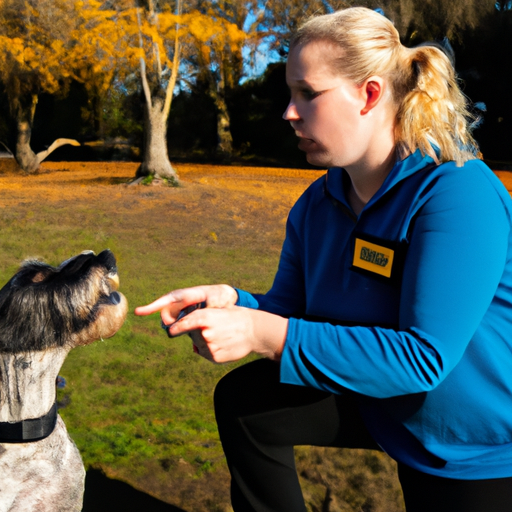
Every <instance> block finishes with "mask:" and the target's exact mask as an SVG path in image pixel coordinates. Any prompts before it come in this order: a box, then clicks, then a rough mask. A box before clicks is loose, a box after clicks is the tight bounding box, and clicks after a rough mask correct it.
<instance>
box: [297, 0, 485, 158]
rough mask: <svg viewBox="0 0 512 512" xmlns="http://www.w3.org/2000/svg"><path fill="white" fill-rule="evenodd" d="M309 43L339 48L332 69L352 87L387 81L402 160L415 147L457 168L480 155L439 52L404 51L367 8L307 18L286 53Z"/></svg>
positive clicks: (391, 29) (451, 72) (387, 24)
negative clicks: (369, 81) (380, 79)
mask: <svg viewBox="0 0 512 512" xmlns="http://www.w3.org/2000/svg"><path fill="white" fill-rule="evenodd" d="M311 41H326V42H330V43H332V44H334V45H335V46H337V47H338V48H340V50H341V51H340V52H339V54H336V55H335V56H334V57H333V66H334V69H335V70H336V71H337V72H338V73H340V74H341V75H343V76H344V77H346V78H348V79H350V80H353V81H354V83H356V84H362V83H364V81H365V80H366V79H368V78H370V77H371V76H372V75H378V76H381V77H383V78H386V79H387V80H388V83H389V85H390V89H391V93H392V98H393V102H394V105H395V108H396V125H395V141H396V144H397V150H398V154H399V156H400V157H401V158H404V157H405V156H407V155H409V154H410V153H413V152H414V151H416V150H417V149H419V150H420V151H421V152H422V154H423V155H425V154H428V155H430V156H431V157H432V158H433V159H434V160H435V161H436V162H440V161H441V162H446V161H449V160H454V161H455V162H456V163H457V165H462V164H463V163H464V162H465V161H467V160H470V159H473V158H475V157H477V156H480V154H479V151H478V145H477V143H476V141H475V140H474V139H473V137H472V135H471V133H470V122H471V120H472V116H471V114H470V112H469V110H468V100H467V98H466V97H465V96H464V94H463V93H462V91H461V90H460V88H459V86H458V83H457V77H456V75H455V70H454V69H453V66H452V64H451V62H450V60H449V59H448V57H447V56H446V55H445V53H444V52H443V51H442V50H440V49H439V48H437V47H435V46H426V45H425V46H420V47H417V48H411V49H409V48H406V47H405V46H403V45H402V43H401V42H400V36H399V34H398V31H397V30H396V29H395V27H394V26H393V24H392V23H391V21H389V20H388V19H387V18H386V17H384V16H382V15H381V14H379V13H377V12H375V11H372V10H370V9H367V8H365V7H351V8H348V9H343V10H341V11H337V12H335V13H332V14H326V15H323V16H318V17H315V18H312V19H310V20H309V21H307V22H306V23H304V24H303V25H302V26H301V27H300V28H299V29H298V30H297V32H296V33H295V35H294V37H293V38H292V40H291V42H290V49H292V48H294V47H295V46H299V45H305V44H307V43H309V42H311ZM433 145H434V146H436V147H437V148H438V150H439V155H437V154H436V152H435V150H434V148H433Z"/></svg>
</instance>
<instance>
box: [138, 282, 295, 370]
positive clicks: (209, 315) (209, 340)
mask: <svg viewBox="0 0 512 512" xmlns="http://www.w3.org/2000/svg"><path fill="white" fill-rule="evenodd" d="M237 300H238V294H237V293H236V291H235V289H234V288H232V287H231V286H228V285H222V284H221V285H210V286H195V287H193V288H184V289H182V290H174V291H172V292H170V293H168V294H167V295H164V296H163V297H160V298H159V299H157V300H155V301H154V302H152V303H151V304H148V305H147V306H140V307H138V308H136V309H135V314H136V315H150V314H151V313H156V312H158V311H159V312H160V316H161V318H162V321H163V323H164V324H166V325H169V326H170V327H169V328H168V329H169V331H168V332H169V334H170V335H171V336H179V335H181V334H185V333H189V334H190V337H191V338H192V341H193V343H194V347H195V351H196V352H197V353H199V354H200V355H201V356H203V357H204V358H206V359H208V360H209V361H212V362H215V363H227V362H230V361H237V360H239V359H242V358H243V357H245V356H247V355H249V354H250V353H252V352H254V353H256V354H260V355H261V356H263V357H267V358H269V359H273V360H275V361H278V360H279V359H280V358H281V353H282V351H283V347H284V342H285V339H286V333H287V330H288V320H287V319H286V318H283V317H280V316H277V315H273V314H271V313H267V312H265V311H258V310H254V309H248V308H242V307H237V306H235V303H236V301H237ZM199 302H206V308H204V309H196V310H195V311H192V312H191V313H189V314H188V315H186V316H184V317H183V318H181V319H180V320H179V321H176V319H177V318H178V315H179V313H180V311H181V310H182V309H184V308H186V307H187V306H191V305H192V304H197V303H199Z"/></svg>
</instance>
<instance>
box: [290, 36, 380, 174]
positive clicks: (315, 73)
mask: <svg viewBox="0 0 512 512" xmlns="http://www.w3.org/2000/svg"><path fill="white" fill-rule="evenodd" d="M334 52H336V49H335V47H334V46H333V45H332V44H330V43H327V42H324V41H314V42H310V43H307V44H306V45H304V46H296V47H294V48H293V49H292V50H291V51H290V54H289V56H288V62H287V65H286V82H287V84H288V87H289V88H290V93H291V99H290V103H289V104H288V108H287V109H286V111H285V113H284V115H283V118H284V119H286V120H287V121H289V122H290V124H291V126H292V128H293V129H294V130H295V134H296V135H297V137H299V139H300V142H299V149H301V150H302V151H304V152H305V153H306V158H307V160H308V162H309V163H311V164H313V165H317V166H320V167H347V166H350V165H354V164H356V165H357V164H358V163H360V162H361V159H362V158H364V155H365V153H366V150H367V149H368V140H369V138H370V137H368V135H369V134H368V133H365V132H366V131H367V128H368V119H367V118H368V113H366V115H363V114H362V111H363V109H364V108H365V105H366V97H365V94H364V91H363V87H358V86H357V85H356V84H354V83H353V82H352V81H350V80H348V79H347V78H344V77H342V76H340V75H336V74H335V71H334V70H333V68H332V66H331V65H330V61H329V57H331V58H332V57H333V54H334Z"/></svg>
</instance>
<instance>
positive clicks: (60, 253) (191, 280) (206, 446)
mask: <svg viewBox="0 0 512 512" xmlns="http://www.w3.org/2000/svg"><path fill="white" fill-rule="evenodd" d="M136 167H137V164H129V163H103V164H93V163H91V164H85V163H69V162H67V163H65V164H63V163H47V164H44V166H43V172H42V173H41V174H39V175H36V176H29V177H19V176H17V175H14V174H12V173H9V172H8V171H6V170H3V169H2V164H1V162H0V233H1V237H0V285H3V283H5V282H6V281H7V280H8V279H9V278H10V277H11V276H12V275H13V273H14V272H15V271H16V269H17V267H18V265H19V263H20V261H21V260H23V259H25V258H27V257H40V258H43V259H45V260H46V261H48V262H49V263H52V264H58V263H60V262H61V261H62V260H64V259H66V258H68V257H70V256H72V255H74V254H76V253H78V252H81V251H83V250H85V249H92V250H94V251H95V252H99V251H101V250H103V249H105V248H110V249H111V250H112V251H113V252H114V254H115V255H116V257H117V260H118V266H119V273H120V279H121V287H120V289H121V291H123V293H124V294H125V295H126V296H127V298H128V300H129V302H130V313H129V314H128V317H127V320H126V322H125V324H124V325H123V327H122V328H121V330H120V331H119V332H118V333H117V334H116V335H115V336H114V337H113V338H112V339H109V340H105V341H98V342H96V343H94V344H92V345H89V346H87V347H81V348H77V349H74V350H73V351H72V352H71V353H70V355H69V356H68V358H67V360H66V361H65V363H64V366H63V368H62V370H61V375H63V376H64V377H65V378H66V380H67V387H66V388H64V389H62V390H59V392H58V398H59V400H60V401H62V402H63V403H66V404H67V405H66V406H65V407H64V408H63V409H61V411H60V412H61V415H62V417H63V418H64V421H65V422H66V425H67V427H68V430H69V432H70V435H71V436H72V437H73V439H74V440H75V442H76V444H77V445H78V447H79V449H80V452H81V454H82V457H83V459H84V462H85V464H86V466H87V467H95V468H102V469H103V470H104V471H106V473H107V474H108V475H109V476H112V477H118V478H121V479H123V480H125V481H128V482H129V483H131V484H132V485H134V486H136V487H138V488H139V489H143V490H145V491H146V492H148V493H150V494H152V495H154V496H157V497H158V498H160V499H162V500H164V501H167V502H168V503H172V504H174V505H176V506H179V507H181V508H183V509H184V510H187V511H188V512H211V511H213V510H219V511H221V510H222V511H228V510H230V506H229V491H228V484H229V475H228V471H227V468H226V464H225V460H224V456H223V453H222V449H221V446H220V441H219V439H218V435H217V429H216V425H215V418H214V413H213V408H212V394H213V389H214V387H215V384H216V382H217V381H218V380H219V378H221V376H222V375H224V374H225V373H226V372H228V371H229V370H230V369H231V368H233V367H234V366H236V365H235V364H230V365H212V364H211V363H209V362H207V361H205V360H203V359H201V358H199V357H197V356H196V355H195V354H193V352H192V349H191V343H190V340H189V339H188V338H187V337H180V338H176V339H172V340H171V339H168V338H167V337H166V336H165V333H164V332H163V330H162V329H161V328H160V322H159V318H158V317H157V316H151V317H135V316H134V315H133V313H132V312H131V311H133V308H134V307H135V306H137V305H142V304H145V303H148V302H150V301H152V300H154V299H155V298H157V297H159V296H160V295H162V294H164V293H166V292H168V291H170V290H172V289H175V288H180V287H185V286H192V285H196V284H205V283H217V282H227V283H229V284H232V285H234V286H238V287H241V288H244V289H248V290H251V291H254V292H265V291H266V290H267V289H268V288H269V287H270V286H271V284H272V279H273V276H274V273H275V270H276V267H277V263H278V259H279V253H280V249H281V245H282V241H283V237H284V229H285V222H286V217H287V213H288V210H289V208H290V207H291V205H292V204H293V203H294V201H295V200H296V199H297V197H298V196H299V195H300V193H301V192H302V191H303V190H304V189H305V188H306V187H307V186H308V184H309V183H311V182H312V181H313V180H314V179H316V178H317V177H318V176H319V174H318V173H316V172H314V171H299V170H292V169H265V168H253V169H251V168H243V167H242V168H236V167H221V166H207V165H182V166H178V172H179V174H180V177H181V180H182V186H180V187H178V188H174V187H168V186H154V185H151V184H148V185H147V186H142V187H137V186H133V187H130V186H126V185H125V184H124V183H127V182H128V181H129V180H130V179H132V178H133V176H134V174H135V169H136ZM2 171H3V173H2ZM497 174H498V176H499V177H500V179H502V181H503V182H504V183H505V184H506V186H507V187H508V188H509V190H511V189H512V180H511V178H510V176H511V174H510V173H507V172H501V173H500V172H498V173H497ZM296 453H297V467H298V471H299V475H300V478H301V484H302V487H303V491H304V495H305V498H306V502H307V507H308V511H309V512H314V511H320V510H329V511H331V512H334V511H344V512H360V511H363V510H364V511H365V512H399V511H403V503H402V498H401V493H400V489H399V486H398V482H397V480H396V470H395V465H394V462H393V461H391V460H390V459H389V458H388V457H387V456H386V455H384V454H381V453H374V452H364V451H354V450H352V451H349V450H335V449H326V448H308V447H300V448H298V449H297V451H296ZM327 498H329V500H330V503H329V504H328V503H327V501H328V499H327Z"/></svg>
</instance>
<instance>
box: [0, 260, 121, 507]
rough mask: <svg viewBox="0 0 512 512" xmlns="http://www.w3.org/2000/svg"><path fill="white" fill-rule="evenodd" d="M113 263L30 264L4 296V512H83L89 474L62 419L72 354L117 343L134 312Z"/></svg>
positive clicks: (0, 461) (0, 353)
mask: <svg viewBox="0 0 512 512" xmlns="http://www.w3.org/2000/svg"><path fill="white" fill-rule="evenodd" d="M118 287H119V278H118V274H117V264H116V259H115V257H114V255H113V254H112V253H111V252H110V251H109V250H106V251H103V252H101V253H100V254H98V255H95V254H94V252H92V251H84V252H83V253H81V254H79V255H77V256H74V257H73V258H70V259H68V260H66V261H64V262H63V263H61V264H60V265H59V266H58V267H52V266H50V265H47V264H45V263H43V262H41V261H37V260H27V261H25V262H23V263H22V265H21V267H20V269H19V270H18V272H17V273H16V274H15V275H14V276H13V277H12V278H11V279H10V280H9V282H8V283H7V284H6V285H5V286H4V287H3V288H2V289H1V290H0V512H7V511H9V512H14V511H16V512H74V511H76V512H79V511H81V510H82V500H83V493H84V482H85V469H84V466H83V463H82V459H81V457H80V454H79V452H78V449H77V447H76V445H75V444H74V442H73V441H72V440H71V438H70V437H69V435H68V433H67V430H66V427H65V425H64V422H63V421H62V419H61V417H60V416H59V415H58V414H57V406H56V387H55V382H56V378H57V375H58V372H59V370H60V368H61V366H62V364H63V362H64V360H65V359H66V356H67V355H68V353H69V351H70V350H71V349H72V348H74V347H76V346H79V345H88V344H89V343H92V342H93V341H95V340H98V339H100V338H101V339H104V338H108V337H111V336H113V335H114V334H115V333H116V332H117V331H118V330H119V329H120V327H121V326H122V325H123V322H124V320H125V318H126V313H127V310H128V302H127V300H126V298H125V296H124V295H123V294H122V293H120V292H119V291H117V290H118Z"/></svg>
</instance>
